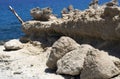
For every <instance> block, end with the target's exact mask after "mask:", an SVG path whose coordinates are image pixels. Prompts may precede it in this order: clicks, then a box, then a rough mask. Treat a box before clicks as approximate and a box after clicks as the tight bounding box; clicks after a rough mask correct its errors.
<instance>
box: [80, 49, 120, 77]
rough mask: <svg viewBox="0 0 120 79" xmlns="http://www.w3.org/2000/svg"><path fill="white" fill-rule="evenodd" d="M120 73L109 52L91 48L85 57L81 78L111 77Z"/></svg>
mask: <svg viewBox="0 0 120 79" xmlns="http://www.w3.org/2000/svg"><path fill="white" fill-rule="evenodd" d="M118 74H120V70H119V69H118V68H117V67H116V66H115V64H114V63H113V62H112V60H111V59H110V57H109V55H108V53H107V52H104V51H99V50H96V49H95V50H90V51H89V52H88V53H87V57H86V58H85V62H84V68H83V70H82V72H81V75H80V77H81V79H110V78H112V77H114V76H116V75H118Z"/></svg>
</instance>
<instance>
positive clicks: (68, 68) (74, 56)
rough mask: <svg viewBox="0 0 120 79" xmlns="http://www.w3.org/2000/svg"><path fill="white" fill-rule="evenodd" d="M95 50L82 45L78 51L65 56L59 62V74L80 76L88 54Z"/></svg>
mask: <svg viewBox="0 0 120 79" xmlns="http://www.w3.org/2000/svg"><path fill="white" fill-rule="evenodd" d="M90 49H93V47H91V46H89V45H81V46H80V47H79V48H78V49H76V50H73V51H71V52H68V53H67V54H65V55H64V56H63V57H62V58H61V59H59V60H58V62H57V68H58V69H57V71H56V72H57V73H59V74H68V75H79V74H80V72H81V71H82V69H83V65H84V58H85V57H86V54H87V52H88V51H89V50H90Z"/></svg>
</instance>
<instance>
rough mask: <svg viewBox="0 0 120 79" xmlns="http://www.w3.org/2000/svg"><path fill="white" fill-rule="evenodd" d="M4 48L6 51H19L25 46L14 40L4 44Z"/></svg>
mask: <svg viewBox="0 0 120 79" xmlns="http://www.w3.org/2000/svg"><path fill="white" fill-rule="evenodd" d="M4 47H5V49H6V50H18V49H21V48H23V44H22V43H21V42H20V41H19V40H17V39H13V40H10V41H8V42H6V43H5V44H4Z"/></svg>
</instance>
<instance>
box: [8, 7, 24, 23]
mask: <svg viewBox="0 0 120 79" xmlns="http://www.w3.org/2000/svg"><path fill="white" fill-rule="evenodd" d="M9 9H10V11H11V12H12V13H13V14H14V15H15V16H16V17H17V19H18V20H19V21H20V23H21V24H22V23H23V22H24V21H23V20H22V18H21V17H20V16H19V15H18V14H17V13H16V11H15V10H14V9H13V8H12V7H11V6H9Z"/></svg>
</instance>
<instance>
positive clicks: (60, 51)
mask: <svg viewBox="0 0 120 79" xmlns="http://www.w3.org/2000/svg"><path fill="white" fill-rule="evenodd" d="M79 46H80V45H79V44H77V43H76V42H75V41H74V40H73V39H71V38H69V37H64V36H63V37H61V38H60V39H59V40H58V41H56V42H55V43H54V44H53V46H52V50H51V53H50V56H49V59H48V61H47V66H48V67H49V68H51V69H54V68H56V66H57V65H56V64H57V61H58V60H59V59H60V58H61V57H63V56H64V55H65V54H66V53H68V52H70V51H72V50H75V49H77V48H78V47H79Z"/></svg>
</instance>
